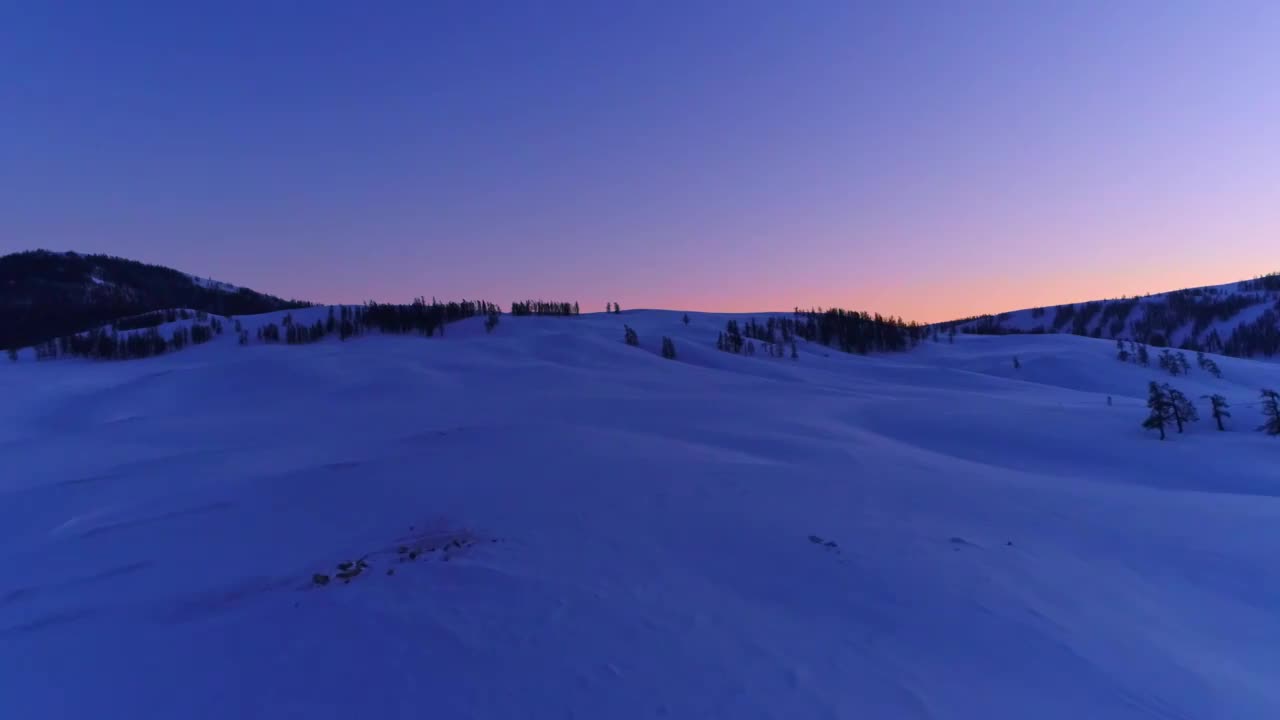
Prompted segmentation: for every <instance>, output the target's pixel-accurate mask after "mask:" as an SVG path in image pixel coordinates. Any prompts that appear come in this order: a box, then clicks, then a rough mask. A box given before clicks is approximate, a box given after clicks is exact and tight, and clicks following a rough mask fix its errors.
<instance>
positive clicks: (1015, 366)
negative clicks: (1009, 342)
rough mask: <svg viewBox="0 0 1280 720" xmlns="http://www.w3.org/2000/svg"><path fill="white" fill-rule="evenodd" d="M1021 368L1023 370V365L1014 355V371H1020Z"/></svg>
mask: <svg viewBox="0 0 1280 720" xmlns="http://www.w3.org/2000/svg"><path fill="white" fill-rule="evenodd" d="M1021 368H1022V363H1020V362H1018V356H1017V355H1014V356H1013V369H1014V370H1019V369H1021Z"/></svg>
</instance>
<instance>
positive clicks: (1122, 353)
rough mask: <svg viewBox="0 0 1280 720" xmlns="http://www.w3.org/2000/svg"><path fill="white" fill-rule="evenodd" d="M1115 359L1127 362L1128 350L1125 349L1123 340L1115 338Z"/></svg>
mask: <svg viewBox="0 0 1280 720" xmlns="http://www.w3.org/2000/svg"><path fill="white" fill-rule="evenodd" d="M1116 359H1117V360H1119V361H1120V362H1129V351H1128V350H1126V349H1125V347H1124V341H1123V340H1116Z"/></svg>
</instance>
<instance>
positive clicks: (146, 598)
mask: <svg viewBox="0 0 1280 720" xmlns="http://www.w3.org/2000/svg"><path fill="white" fill-rule="evenodd" d="M293 312H294V315H295V317H298V318H299V319H300V320H305V319H306V317H307V313H320V312H324V309H323V308H313V309H307V310H295V311H293ZM282 314H283V313H279V314H276V315H282ZM680 316H681V314H680V313H673V312H663V311H638V312H628V313H624V314H623V315H621V316H616V315H589V316H582V317H578V318H511V317H503V318H502V322H501V324H500V325H499V326H498V328H497V330H496V331H495V332H494V333H493V334H492V335H486V334H485V332H484V331H483V328H482V325H481V324H482V320H481V319H479V318H477V319H473V320H469V321H466V322H464V323H459V324H455V325H451V326H450V327H449V330H448V334H447V335H446V337H444V338H435V339H429V340H427V339H421V338H416V337H391V336H373V337H367V338H364V339H360V340H357V341H353V342H348V343H340V342H338V341H336V340H326V341H323V342H321V343H318V344H315V345H309V346H283V345H252V346H250V347H238V346H237V345H236V343H235V337H234V334H232V333H228V334H227V335H224V336H222V337H219V338H217V339H215V340H214V341H213V342H211V343H209V344H207V345H202V346H199V347H195V348H190V349H187V350H184V351H183V352H181V353H175V354H170V355H165V356H161V357H158V358H153V359H149V360H139V361H130V362H119V363H109V362H108V363H92V362H87V361H79V360H60V361H54V362H47V363H34V362H30V361H27V360H25V359H24V361H22V362H18V363H16V364H5V365H2V366H0V397H3V398H4V399H5V402H4V403H0V457H2V458H3V461H4V464H3V468H4V469H3V473H0V565H2V566H3V567H4V572H3V576H0V577H2V579H0V716H3V717H15V718H16V717H73V716H81V715H87V716H93V717H122V718H124V717H128V718H171V717H192V718H227V717H259V718H280V717H303V716H305V717H311V718H351V717H367V718H398V717H406V718H410V717H412V718H418V717H445V718H453V717H484V718H508V717H536V718H566V717H580V718H606V717H608V718H629V717H671V718H708V717H723V718H751V717H775V718H824V717H830V718H844V717H875V718H939V719H942V718H984V719H985V718H1005V717H1008V718H1024V717H1037V718H1080V717H1091V718H1153V717H1158V718H1216V717H1231V718H1264V717H1274V716H1275V715H1276V714H1277V712H1278V711H1280V690H1277V689H1276V688H1275V685H1274V682H1273V678H1274V671H1275V668H1277V667H1280V616H1278V615H1277V614H1276V612H1275V610H1276V607H1277V606H1278V605H1280V569H1277V568H1276V566H1275V564H1274V562H1273V559H1274V556H1275V554H1276V552H1277V551H1278V550H1280V502H1278V501H1277V499H1276V495H1277V494H1278V493H1280V439H1276V438H1268V437H1265V436H1263V435H1262V434H1260V433H1257V432H1253V428H1254V427H1255V426H1256V425H1258V423H1259V421H1260V419H1259V416H1258V414H1257V408H1256V406H1253V405H1251V404H1252V403H1254V402H1255V398H1256V396H1257V392H1258V388H1259V387H1262V386H1271V387H1275V386H1280V368H1277V367H1276V366H1275V365H1273V364H1266V363H1259V362H1251V361H1246V360H1236V359H1231V358H1219V359H1218V360H1219V364H1220V365H1221V367H1222V369H1223V372H1224V377H1223V379H1221V380H1214V379H1213V378H1211V377H1209V376H1208V375H1206V374H1204V373H1201V372H1198V371H1194V370H1193V371H1192V374H1191V376H1189V377H1186V378H1182V377H1179V378H1169V377H1168V376H1162V375H1161V374H1160V373H1159V371H1158V369H1156V368H1139V367H1136V366H1134V365H1131V364H1122V363H1119V362H1117V361H1116V360H1115V359H1114V357H1113V351H1114V347H1113V344H1112V343H1111V342H1109V341H1105V340H1101V341H1100V340H1091V339H1088V338H1080V337H1074V336H1054V335H1037V336H1033V335H1022V336H1006V337H990V336H973V337H970V336H960V337H958V338H957V339H956V341H955V343H954V344H948V343H946V342H945V341H944V342H942V343H925V344H924V345H922V346H921V347H920V348H918V349H917V350H915V351H913V352H911V353H907V354H903V355H894V356H876V357H858V356H849V355H844V354H841V353H839V352H836V351H832V350H828V349H826V348H823V347H821V346H812V345H806V344H804V343H801V345H800V355H801V357H800V359H799V360H797V361H792V360H790V359H776V358H770V357H766V356H761V355H757V356H756V357H743V356H735V355H728V354H725V353H721V352H718V351H716V350H715V349H714V340H715V336H716V333H717V332H718V331H719V330H720V329H721V328H722V327H723V321H724V318H723V317H720V316H713V315H693V316H692V318H693V321H692V323H691V324H690V325H689V326H687V327H686V326H684V325H683V324H682V323H681V322H680ZM269 317H275V315H273V316H262V317H257V318H242V320H243V321H244V323H245V326H246V327H248V328H253V327H254V323H261V322H265V321H266V319H267V318H269ZM624 322H625V323H627V324H629V325H631V326H632V327H634V328H635V329H636V330H637V331H638V333H639V335H640V338H641V341H642V347H640V348H631V347H627V346H625V345H624V344H623V343H622V324H623V323H624ZM662 335H669V336H671V337H672V338H673V339H674V340H675V343H676V348H677V351H678V353H679V357H678V359H677V360H676V361H674V362H673V361H668V360H664V359H662V358H661V357H659V356H658V354H657V353H658V347H659V343H660V340H661V336H662ZM1013 355H1017V356H1018V357H1019V359H1020V362H1021V365H1022V367H1021V369H1017V370H1015V369H1014V368H1013V366H1012V361H1011V358H1012V356H1013ZM1150 379H1160V380H1166V379H1167V380H1169V381H1170V382H1171V383H1172V384H1174V385H1175V386H1176V387H1179V388H1180V389H1182V390H1183V391H1184V392H1185V393H1186V394H1187V395H1188V396H1192V397H1197V398H1198V397H1199V396H1200V395H1202V394H1205V393H1208V392H1220V393H1222V394H1224V395H1226V396H1227V397H1228V399H1229V400H1230V401H1231V402H1232V405H1233V407H1232V410H1233V412H1234V413H1235V417H1234V418H1233V419H1232V421H1231V424H1230V430H1231V432H1227V433H1218V432H1216V431H1214V430H1213V429H1212V427H1211V424H1212V421H1211V420H1208V419H1205V420H1202V421H1201V422H1199V423H1198V424H1196V426H1195V427H1193V428H1192V429H1190V430H1189V431H1188V432H1187V433H1186V434H1184V435H1181V436H1178V435H1174V436H1173V437H1172V439H1171V440H1169V441H1167V442H1163V443H1162V442H1159V441H1158V440H1156V438H1155V436H1154V435H1152V434H1150V433H1144V432H1143V431H1142V430H1141V428H1140V427H1139V423H1140V421H1141V419H1142V417H1143V416H1144V414H1145V408H1144V407H1143V405H1144V401H1145V390H1146V383H1147V381H1148V380H1150ZM1108 395H1110V396H1112V397H1113V399H1114V404H1113V405H1110V406H1109V405H1108V404H1107V402H1106V398H1107V396H1108ZM1201 412H1202V413H1203V412H1204V409H1203V407H1202V409H1201ZM410 528H412V530H411V529H410ZM811 536H812V537H811ZM814 538H817V540H816V541H815V540H814ZM455 540H456V541H458V544H454V541H455ZM828 542H831V543H834V544H835V546H834V547H832V546H829V545H828V544H827V543H828ZM443 545H449V546H450V547H449V548H447V549H442V547H441V546H443ZM459 545H461V546H459ZM401 546H405V547H406V548H409V547H412V548H413V549H414V552H421V553H422V555H421V556H420V557H417V558H416V559H415V560H413V561H411V562H400V560H401V559H402V558H404V557H406V556H405V555H403V554H401V553H399V552H398V551H399V548H400V547H401ZM361 556H367V558H368V562H369V564H370V568H369V570H368V571H366V572H365V573H363V574H362V575H360V576H358V577H356V578H354V579H353V580H352V582H351V583H350V584H349V585H344V584H342V583H340V582H339V581H336V580H335V581H333V582H331V583H330V584H329V585H326V586H323V587H317V586H315V585H313V583H312V580H311V578H312V575H313V574H314V573H325V574H329V575H333V574H334V573H335V572H336V570H335V567H334V566H335V564H336V563H339V562H342V561H350V560H354V559H356V558H359V557H361ZM446 558H447V559H446ZM387 570H393V571H394V574H392V575H388V574H387Z"/></svg>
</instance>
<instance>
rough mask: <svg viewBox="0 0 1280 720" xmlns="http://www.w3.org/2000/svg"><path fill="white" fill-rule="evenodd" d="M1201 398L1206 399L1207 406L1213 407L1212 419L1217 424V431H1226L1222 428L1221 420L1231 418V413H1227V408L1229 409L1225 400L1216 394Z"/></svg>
mask: <svg viewBox="0 0 1280 720" xmlns="http://www.w3.org/2000/svg"><path fill="white" fill-rule="evenodd" d="M1203 397H1205V398H1208V400H1209V404H1210V405H1212V406H1213V419H1214V421H1216V422H1217V423H1218V430H1219V431H1222V430H1226V428H1225V427H1223V426H1222V418H1229V417H1231V413H1229V412H1227V408H1229V407H1231V406H1230V405H1228V404H1227V399H1226V398H1224V397H1222V396H1221V395H1216V394H1215V395H1205V396H1203Z"/></svg>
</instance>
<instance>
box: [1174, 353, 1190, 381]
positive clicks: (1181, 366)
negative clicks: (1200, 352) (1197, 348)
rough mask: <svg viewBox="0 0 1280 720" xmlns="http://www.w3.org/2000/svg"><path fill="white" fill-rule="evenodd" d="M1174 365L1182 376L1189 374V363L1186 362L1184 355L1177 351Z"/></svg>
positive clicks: (1185, 355)
mask: <svg viewBox="0 0 1280 720" xmlns="http://www.w3.org/2000/svg"><path fill="white" fill-rule="evenodd" d="M1174 363H1175V364H1176V365H1177V366H1178V372H1180V373H1182V374H1183V375H1186V374H1187V373H1189V372H1191V363H1189V362H1187V354H1186V353H1184V352H1182V351H1179V352H1178V354H1177V355H1175V356H1174Z"/></svg>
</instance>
